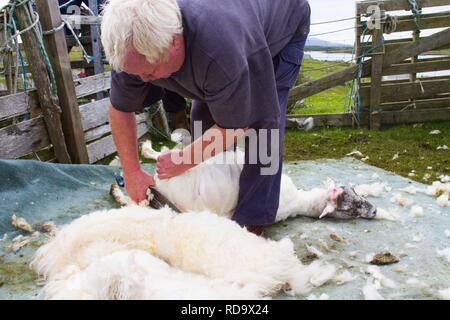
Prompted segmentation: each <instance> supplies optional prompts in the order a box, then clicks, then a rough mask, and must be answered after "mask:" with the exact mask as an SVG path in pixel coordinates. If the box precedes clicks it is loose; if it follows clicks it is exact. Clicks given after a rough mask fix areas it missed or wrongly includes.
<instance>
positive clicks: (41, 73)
mask: <svg viewBox="0 0 450 320" xmlns="http://www.w3.org/2000/svg"><path fill="white" fill-rule="evenodd" d="M30 14H31V13H30V12H29V11H28V7H27V6H17V7H16V9H15V15H16V18H17V24H18V26H19V28H20V30H25V29H26V28H28V27H29V26H30V25H31V23H32V22H31V21H34V19H37V17H31V16H30ZM21 39H22V41H23V43H24V47H25V52H26V56H27V59H28V62H29V65H30V69H31V72H32V74H33V80H34V83H35V85H36V89H37V93H38V96H39V102H40V105H41V108H42V111H43V115H44V120H45V123H46V125H47V130H48V133H49V137H50V140H51V142H52V144H53V146H54V148H55V155H56V158H57V159H58V161H59V162H60V163H71V159H70V156H69V153H68V151H67V147H66V142H65V139H64V133H63V130H62V125H61V109H60V107H59V106H58V105H57V104H56V103H55V101H54V100H55V99H56V98H55V97H54V96H53V94H52V92H51V83H50V80H49V77H48V73H47V67H46V64H45V61H44V58H43V57H42V55H41V51H40V50H39V47H40V40H39V39H38V36H37V34H36V33H35V32H24V33H22V34H21ZM30 61H32V62H33V63H30Z"/></svg>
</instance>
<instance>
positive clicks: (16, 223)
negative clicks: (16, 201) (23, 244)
mask: <svg viewBox="0 0 450 320" xmlns="http://www.w3.org/2000/svg"><path fill="white" fill-rule="evenodd" d="M11 224H12V225H13V227H14V228H17V229H20V230H23V231H26V232H28V233H33V232H34V230H33V228H32V227H31V226H30V224H29V223H28V222H27V221H26V220H25V219H24V218H20V217H17V216H16V215H15V214H13V215H12V217H11Z"/></svg>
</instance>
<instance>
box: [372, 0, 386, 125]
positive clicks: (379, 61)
mask: <svg viewBox="0 0 450 320" xmlns="http://www.w3.org/2000/svg"><path fill="white" fill-rule="evenodd" d="M378 6H379V10H380V12H381V15H380V17H376V19H378V21H375V26H377V25H379V28H377V27H375V29H374V30H373V35H372V74H371V90H370V114H369V117H370V120H369V127H370V129H375V130H378V129H380V126H381V123H380V120H381V118H380V116H379V112H380V110H379V109H380V105H381V82H382V80H383V56H384V43H383V29H384V24H383V22H382V19H381V16H382V15H385V12H384V10H383V3H382V2H379V3H378Z"/></svg>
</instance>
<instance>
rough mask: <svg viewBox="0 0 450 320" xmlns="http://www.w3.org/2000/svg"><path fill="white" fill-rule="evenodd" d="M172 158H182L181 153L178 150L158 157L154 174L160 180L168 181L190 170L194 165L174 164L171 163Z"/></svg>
mask: <svg viewBox="0 0 450 320" xmlns="http://www.w3.org/2000/svg"><path fill="white" fill-rule="evenodd" d="M173 157H178V159H181V158H182V152H181V151H180V150H173V151H170V152H167V153H163V154H162V155H160V156H159V157H158V161H157V163H156V173H157V174H158V178H160V179H163V180H164V179H170V178H172V177H176V176H179V175H180V174H182V173H184V172H185V171H187V170H189V169H190V168H192V167H193V166H194V165H191V164H186V163H181V164H176V163H174V161H173Z"/></svg>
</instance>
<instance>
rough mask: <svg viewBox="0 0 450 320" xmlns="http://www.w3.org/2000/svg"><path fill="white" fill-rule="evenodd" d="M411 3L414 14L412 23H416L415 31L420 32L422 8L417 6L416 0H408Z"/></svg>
mask: <svg viewBox="0 0 450 320" xmlns="http://www.w3.org/2000/svg"><path fill="white" fill-rule="evenodd" d="M408 2H409V4H410V5H411V11H412V13H413V15H414V23H415V24H416V28H417V31H418V32H420V16H421V15H422V9H421V8H419V7H418V6H417V2H416V0H408Z"/></svg>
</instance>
